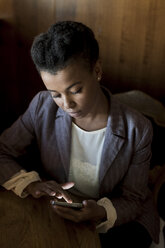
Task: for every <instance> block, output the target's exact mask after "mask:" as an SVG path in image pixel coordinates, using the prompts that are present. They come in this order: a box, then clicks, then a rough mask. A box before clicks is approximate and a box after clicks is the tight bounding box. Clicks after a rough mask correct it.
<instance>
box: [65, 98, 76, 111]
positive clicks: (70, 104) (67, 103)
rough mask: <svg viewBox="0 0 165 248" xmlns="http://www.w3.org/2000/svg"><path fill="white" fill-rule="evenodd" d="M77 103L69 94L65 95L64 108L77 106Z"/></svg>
mask: <svg viewBox="0 0 165 248" xmlns="http://www.w3.org/2000/svg"><path fill="white" fill-rule="evenodd" d="M75 105H76V103H75V102H74V101H73V99H72V98H70V97H69V96H64V97H63V108H64V109H73V108H74V107H75Z"/></svg>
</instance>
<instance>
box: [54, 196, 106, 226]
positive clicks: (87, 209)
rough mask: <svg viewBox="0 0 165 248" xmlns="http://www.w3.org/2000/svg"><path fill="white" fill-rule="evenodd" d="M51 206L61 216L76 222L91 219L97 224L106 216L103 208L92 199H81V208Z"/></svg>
mask: <svg viewBox="0 0 165 248" xmlns="http://www.w3.org/2000/svg"><path fill="white" fill-rule="evenodd" d="M52 208H53V209H54V211H55V212H56V213H57V214H58V215H60V216H61V217H63V218H65V219H68V220H71V221H73V222H77V223H78V222H82V221H92V222H94V223H95V224H98V223H100V222H102V221H105V220H106V218H107V214H106V210H105V208H104V207H102V206H99V205H98V204H97V202H96V201H94V200H85V201H83V208H81V209H80V210H75V209H72V208H70V207H61V206H57V205H53V206H52Z"/></svg>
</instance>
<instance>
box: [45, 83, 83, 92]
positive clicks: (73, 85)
mask: <svg viewBox="0 0 165 248" xmlns="http://www.w3.org/2000/svg"><path fill="white" fill-rule="evenodd" d="M77 84H81V82H76V83H73V84H71V85H70V86H69V87H67V88H66V90H69V89H71V88H72V87H73V86H75V85H77ZM48 91H51V92H57V91H56V90H50V89H48Z"/></svg>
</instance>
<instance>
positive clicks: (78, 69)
mask: <svg viewBox="0 0 165 248" xmlns="http://www.w3.org/2000/svg"><path fill="white" fill-rule="evenodd" d="M101 74H102V70H101V65H100V63H99V61H97V62H96V64H95V66H94V68H93V70H92V71H90V70H89V69H88V68H87V66H85V65H84V63H83V62H77V63H74V64H71V65H68V66H67V67H66V68H65V69H63V70H60V71H58V72H57V74H56V75H52V74H50V73H48V72H45V71H41V78H42V80H43V82H44V84H45V86H46V88H47V90H48V91H50V93H51V95H52V97H53V99H54V101H55V103H56V104H57V105H58V106H59V107H60V108H62V109H63V110H64V111H65V112H67V113H68V114H69V115H70V116H71V117H73V118H75V119H77V118H78V119H79V118H83V117H88V116H90V115H91V114H92V112H93V110H94V109H95V108H96V103H97V102H98V101H97V99H98V98H99V96H100V92H101V89H100V85H99V80H98V78H99V77H100V78H101Z"/></svg>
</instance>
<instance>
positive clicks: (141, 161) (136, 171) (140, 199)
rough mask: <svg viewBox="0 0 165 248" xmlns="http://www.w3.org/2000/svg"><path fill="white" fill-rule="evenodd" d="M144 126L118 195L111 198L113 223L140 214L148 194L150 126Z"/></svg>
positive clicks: (127, 219)
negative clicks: (115, 216)
mask: <svg viewBox="0 0 165 248" xmlns="http://www.w3.org/2000/svg"><path fill="white" fill-rule="evenodd" d="M148 123H149V122H148ZM149 124H150V123H149ZM144 128H145V130H144V132H143V134H142V135H141V139H140V141H139V142H138V144H135V148H134V150H135V152H134V154H133V156H132V160H131V164H130V166H129V169H128V171H127V174H126V175H125V177H124V179H123V181H122V184H121V185H120V193H119V194H120V195H119V197H114V198H111V201H112V204H113V206H114V207H115V209H116V212H117V220H116V222H115V225H121V224H123V223H126V222H129V221H132V220H134V219H135V218H137V217H138V216H140V215H141V211H142V205H143V203H144V201H145V200H146V198H147V196H148V176H149V165H150V158H151V142H152V127H151V125H145V127H144Z"/></svg>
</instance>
